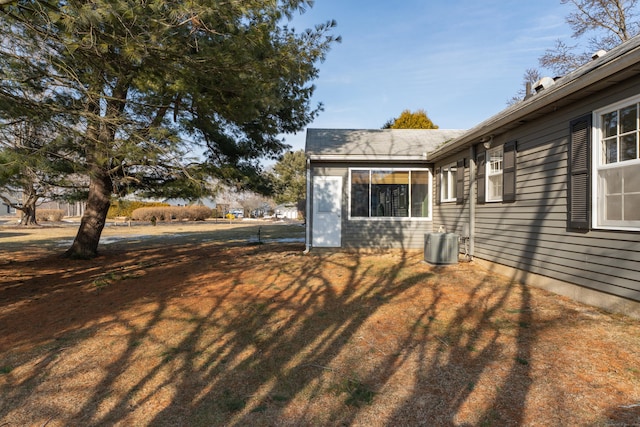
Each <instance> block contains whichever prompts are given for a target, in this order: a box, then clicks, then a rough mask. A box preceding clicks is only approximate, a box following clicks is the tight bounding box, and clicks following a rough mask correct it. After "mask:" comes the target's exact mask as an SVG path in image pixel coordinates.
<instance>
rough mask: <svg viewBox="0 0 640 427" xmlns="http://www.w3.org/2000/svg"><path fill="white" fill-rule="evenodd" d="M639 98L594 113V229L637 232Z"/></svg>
mask: <svg viewBox="0 0 640 427" xmlns="http://www.w3.org/2000/svg"><path fill="white" fill-rule="evenodd" d="M639 102H640V97H636V98H635V99H631V100H627V101H624V102H621V103H618V104H615V105H613V106H610V107H607V108H604V109H602V110H599V111H596V112H594V121H595V123H596V130H595V132H594V136H595V143H594V144H593V156H594V159H595V161H594V182H593V205H594V207H595V212H594V215H593V218H594V221H595V224H594V226H596V227H600V228H614V229H634V230H640V157H639V153H640V148H639V146H638V144H639V141H640V138H639V134H638V133H639V132H640V126H639V120H640V116H639V111H640V105H639Z"/></svg>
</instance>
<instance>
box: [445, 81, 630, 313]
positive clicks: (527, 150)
mask: <svg viewBox="0 0 640 427" xmlns="http://www.w3.org/2000/svg"><path fill="white" fill-rule="evenodd" d="M638 93H640V77H637V78H634V79H632V80H627V81H625V82H623V83H621V84H619V85H617V86H616V87H615V88H609V89H608V90H607V91H606V92H604V93H602V92H601V93H595V94H593V95H592V96H591V97H590V98H588V99H587V100H585V101H580V102H578V103H576V104H574V105H572V106H571V107H567V108H562V109H559V110H558V111H556V112H555V113H552V114H548V115H547V116H543V117H541V118H540V119H537V120H535V121H532V122H530V123H526V124H523V125H521V126H519V127H517V128H515V129H512V130H511V131H509V132H507V133H505V134H503V135H499V136H498V137H496V139H495V143H494V146H497V145H499V144H504V143H505V142H507V141H510V140H513V139H515V140H517V141H518V144H517V150H518V153H517V181H516V182H517V184H516V188H517V190H516V191H517V197H516V201H515V202H513V203H486V204H479V205H477V206H476V224H475V229H476V233H475V253H474V256H475V257H478V258H481V259H485V260H488V261H491V262H495V263H499V264H504V265H507V266H509V267H513V268H517V269H519V270H522V271H526V272H531V273H535V274H539V275H543V276H548V277H551V278H554V279H558V280H562V281H564V282H569V283H573V284H576V285H579V286H583V287H588V288H591V289H595V290H598V291H602V292H605V293H608V294H612V295H616V296H620V297H623V298H628V299H632V300H635V301H640V233H638V232H628V231H625V232H622V231H619V232H616V231H607V230H589V231H588V232H574V231H571V230H568V229H567V173H568V170H567V149H568V143H569V123H570V121H571V120H572V119H575V118H576V117H580V116H583V115H585V114H589V113H591V112H592V111H593V110H595V109H598V108H601V107H603V106H606V105H609V104H612V103H614V102H617V101H619V100H622V99H624V98H627V97H629V96H633V95H636V94H638ZM477 149H478V150H479V152H482V151H484V148H482V145H481V144H479V145H478V146H477ZM461 155H465V156H468V154H467V153H461V154H460V156H461ZM454 160H455V158H453V157H452V158H450V159H447V161H443V162H438V163H437V164H436V165H435V166H436V168H438V167H441V166H442V165H445V164H447V163H448V162H451V161H454ZM467 173H468V169H467ZM469 183H470V181H469V180H467V181H465V187H466V188H467V191H468V189H469ZM474 197H475V195H474ZM467 205H468V197H467V196H465V205H463V206H461V205H455V203H451V204H450V203H447V204H441V205H439V206H438V207H437V210H438V215H437V216H435V217H434V227H438V226H439V224H440V223H442V224H445V226H447V229H449V228H450V227H454V228H457V227H459V225H458V224H459V223H460V222H461V221H464V220H466V219H467V218H468V213H467V209H468V206H467Z"/></svg>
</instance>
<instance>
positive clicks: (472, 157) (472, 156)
mask: <svg viewBox="0 0 640 427" xmlns="http://www.w3.org/2000/svg"><path fill="white" fill-rule="evenodd" d="M476 168H477V165H476V148H475V146H474V145H472V146H471V147H469V184H470V185H469V261H471V260H473V254H474V247H475V235H476V202H477V200H478V199H477V197H476V191H477V189H476V186H477V185H478V184H477V180H476Z"/></svg>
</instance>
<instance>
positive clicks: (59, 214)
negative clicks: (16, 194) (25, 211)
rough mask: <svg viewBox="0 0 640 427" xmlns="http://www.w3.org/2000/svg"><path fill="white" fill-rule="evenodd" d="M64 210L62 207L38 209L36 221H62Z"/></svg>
mask: <svg viewBox="0 0 640 427" xmlns="http://www.w3.org/2000/svg"><path fill="white" fill-rule="evenodd" d="M62 218H64V211H63V210H62V209H37V210H36V221H38V222H40V221H62Z"/></svg>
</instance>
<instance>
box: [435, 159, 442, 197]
mask: <svg viewBox="0 0 640 427" xmlns="http://www.w3.org/2000/svg"><path fill="white" fill-rule="evenodd" d="M441 185H442V175H441V174H440V168H438V169H436V205H439V204H440V186H441Z"/></svg>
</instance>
